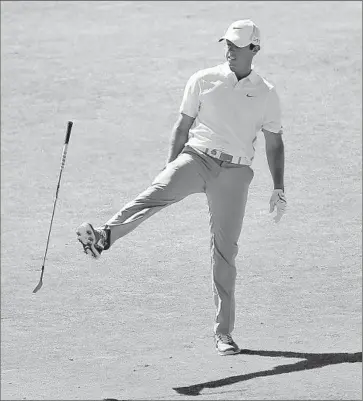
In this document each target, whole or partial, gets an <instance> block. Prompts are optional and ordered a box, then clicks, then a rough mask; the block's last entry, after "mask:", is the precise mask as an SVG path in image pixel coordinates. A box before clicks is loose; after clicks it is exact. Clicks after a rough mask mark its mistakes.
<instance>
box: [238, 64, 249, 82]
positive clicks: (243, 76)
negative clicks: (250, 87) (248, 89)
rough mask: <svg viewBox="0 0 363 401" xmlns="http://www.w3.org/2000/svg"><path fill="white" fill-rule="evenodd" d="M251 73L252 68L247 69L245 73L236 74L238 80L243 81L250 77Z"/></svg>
mask: <svg viewBox="0 0 363 401" xmlns="http://www.w3.org/2000/svg"><path fill="white" fill-rule="evenodd" d="M251 71H252V68H251V67H249V69H247V70H245V71H238V72H235V75H236V77H237V80H238V81H240V80H241V79H243V78H246V77H248V76H249V75H250V74H251Z"/></svg>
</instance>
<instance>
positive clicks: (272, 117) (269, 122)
mask: <svg viewBox="0 0 363 401" xmlns="http://www.w3.org/2000/svg"><path fill="white" fill-rule="evenodd" d="M261 128H262V129H265V130H267V131H270V132H273V133H275V134H282V121H281V103H280V99H279V96H278V94H277V92H276V89H275V88H272V89H271V90H270V91H269V93H268V95H267V100H266V108H265V114H264V118H263V123H262V127H261Z"/></svg>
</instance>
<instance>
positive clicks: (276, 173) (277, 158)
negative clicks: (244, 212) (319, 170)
mask: <svg viewBox="0 0 363 401" xmlns="http://www.w3.org/2000/svg"><path fill="white" fill-rule="evenodd" d="M262 131H263V133H264V135H265V144H266V157H267V162H268V166H269V169H270V172H271V176H272V180H273V184H274V190H273V193H272V196H271V199H270V213H272V212H273V211H274V210H275V208H276V210H277V214H276V216H275V218H274V220H275V222H276V223H277V222H279V221H280V219H281V217H282V215H283V214H284V213H285V211H286V206H287V203H286V197H285V185H284V168H285V149H284V142H283V140H282V134H281V133H273V132H270V131H267V130H265V129H262Z"/></svg>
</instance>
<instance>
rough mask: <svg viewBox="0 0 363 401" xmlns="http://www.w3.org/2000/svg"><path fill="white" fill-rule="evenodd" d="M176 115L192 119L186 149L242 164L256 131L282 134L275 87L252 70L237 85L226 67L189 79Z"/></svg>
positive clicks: (249, 160) (251, 149) (248, 157)
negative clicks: (228, 157)
mask: <svg viewBox="0 0 363 401" xmlns="http://www.w3.org/2000/svg"><path fill="white" fill-rule="evenodd" d="M180 112H181V113H184V114H186V115H188V116H190V117H193V118H196V120H195V125H194V126H193V127H192V128H191V129H190V131H189V139H188V142H187V145H190V146H191V147H193V148H196V149H199V150H201V151H205V150H206V148H208V149H216V150H218V151H222V152H225V153H228V154H230V155H232V156H236V157H241V160H242V161H241V163H242V164H247V165H251V164H252V160H253V158H254V154H255V146H254V145H255V142H256V139H257V133H258V131H260V130H261V129H266V130H268V131H271V132H273V133H282V124H281V108H280V101H279V97H278V95H277V92H276V89H275V87H274V86H273V85H272V84H270V83H269V82H267V81H266V80H265V79H264V78H262V77H261V76H260V75H258V74H257V73H256V72H255V71H254V70H252V72H251V73H250V75H249V76H248V77H246V78H243V79H241V80H240V81H238V80H237V78H236V75H235V74H234V72H232V71H231V70H230V68H229V66H228V63H224V64H220V65H217V66H215V67H212V68H208V69H205V70H200V71H198V72H196V73H195V74H193V75H192V76H191V78H190V79H189V81H188V83H187V85H186V87H185V91H184V96H183V100H182V103H181V106H180Z"/></svg>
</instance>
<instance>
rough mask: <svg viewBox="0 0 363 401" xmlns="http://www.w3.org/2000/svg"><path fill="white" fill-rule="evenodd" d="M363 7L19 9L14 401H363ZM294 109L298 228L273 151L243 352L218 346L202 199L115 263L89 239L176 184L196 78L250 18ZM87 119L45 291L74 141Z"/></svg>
mask: <svg viewBox="0 0 363 401" xmlns="http://www.w3.org/2000/svg"><path fill="white" fill-rule="evenodd" d="M361 11H362V10H361V3H360V2H349V1H347V2H346V1H344V2H343V1H342V2H329V1H327V2H325V1H324V2H308V1H306V2H295V1H291V2H263V1H262V2H257V1H256V2H239V1H233V2H229V1H214V2H206V1H193V2H191V1H190V2H179V1H166V2H162V1H160V2H159V1H155V2H154V1H149V2H148V1H143V2H139V1H136V2H131V1H120V2H117V1H115V2H99V1H93V2H91V1H90V2H86V1H83V2H82V1H80V2H72V1H59V2H55V1H46V2H22V1H13V2H12V1H6V2H1V285H2V289H1V370H2V372H1V373H2V380H1V399H4V400H25V399H27V400H29V399H31V400H87V399H90V400H91V399H92V400H102V399H106V398H112V399H116V400H126V399H132V400H141V399H142V400H181V399H182V400H184V399H193V400H195V399H200V400H223V399H228V400H232V399H233V400H261V399H263V400H285V399H299V400H301V399H305V400H307V399H310V400H358V399H361V398H362V390H361V388H362V364H361V361H362V353H361V352H362V313H361V302H362V295H361V289H362V285H361V283H362V282H361V273H362V270H361V267H362V263H361V256H362V255H361V240H362V236H361V228H362V221H361V207H362V202H361V200H362V198H361V196H362V179H361V173H362V159H361V158H362V151H361V145H362V143H361V122H362V78H361V74H362V47H361V43H362V25H361ZM241 18H251V19H253V20H254V21H255V22H256V23H257V24H258V25H259V26H260V28H261V31H262V35H263V42H262V51H261V52H260V53H259V54H258V56H257V57H256V60H255V66H256V70H257V71H259V72H260V73H261V74H262V75H264V76H265V77H266V78H267V79H268V80H271V81H272V82H274V83H275V84H276V85H277V88H278V90H279V93H280V96H281V101H282V104H283V110H284V130H285V148H286V193H287V199H288V205H289V209H288V213H287V215H286V216H285V217H284V218H283V220H282V221H281V222H280V224H279V225H275V224H274V223H273V222H272V218H271V216H270V215H269V214H268V201H269V198H270V195H271V189H272V180H271V177H270V173H269V171H268V166H267V162H266V157H265V155H264V140H263V135H261V136H260V140H259V142H258V146H257V155H256V158H255V161H254V165H253V167H254V170H255V178H254V180H253V182H252V184H251V189H250V194H249V203H248V205H247V211H246V217H245V222H244V228H243V232H242V235H241V238H240V253H239V256H238V260H237V262H238V278H237V290H236V301H237V316H236V328H235V331H234V338H235V340H236V342H237V343H238V344H239V345H240V346H241V347H242V348H244V349H246V351H245V352H244V353H242V354H240V355H236V356H233V357H219V356H218V355H216V353H215V350H214V344H213V335H212V327H213V317H214V306H213V302H212V287H211V278H210V266H209V248H208V246H209V232H208V212H207V205H206V200H205V198H204V196H203V195H202V194H201V195H194V196H192V197H190V198H187V199H185V200H184V201H182V202H180V203H178V204H176V205H173V206H172V207H170V208H168V209H166V210H163V211H162V212H160V213H159V214H158V215H156V216H154V217H152V218H151V219H150V220H148V221H146V222H145V223H144V224H143V225H142V226H140V227H139V228H138V229H137V230H135V231H134V232H132V233H131V234H130V235H129V236H127V237H125V238H124V239H122V240H120V241H119V242H117V243H116V244H115V246H114V247H113V248H112V251H110V252H109V253H105V254H104V257H102V259H101V260H100V261H97V262H93V261H91V260H88V259H87V258H86V257H85V255H84V254H83V253H81V250H80V246H79V244H78V242H77V241H76V239H75V228H76V227H77V225H78V224H79V223H81V222H82V221H91V222H93V223H94V224H95V225H98V224H100V223H103V222H104V221H106V220H107V219H108V218H109V217H110V216H112V215H113V214H114V213H115V212H116V211H117V210H118V209H119V208H120V207H121V206H123V205H124V204H125V203H126V202H128V201H129V200H131V198H132V197H134V196H136V195H137V194H138V193H139V192H141V191H142V190H143V189H145V188H146V186H148V185H149V184H150V182H151V180H152V179H153V178H154V176H155V175H156V174H157V172H158V171H159V170H160V169H161V168H162V167H163V164H164V160H165V158H166V154H167V150H168V143H169V135H170V131H171V127H172V125H173V123H174V121H175V120H176V118H177V115H178V109H179V105H180V101H181V97H182V93H183V89H184V85H185V83H186V81H187V79H188V78H189V76H190V75H191V74H192V73H194V72H195V71H197V70H199V69H202V68H205V67H207V66H212V65H215V64H217V63H220V62H223V57H224V55H223V51H224V50H223V46H222V45H221V44H219V43H218V42H217V39H218V38H219V37H220V35H221V34H222V33H224V31H225V29H226V28H227V27H228V25H229V24H230V23H231V22H232V21H233V20H236V19H241ZM68 120H72V121H74V126H73V132H72V137H71V140H70V144H69V149H68V156H67V162H66V167H65V170H64V173H63V177H62V184H61V189H60V198H59V201H58V204H57V209H56V212H55V218H54V224H53V230H52V235H51V240H50V246H49V250H48V257H47V263H46V268H45V275H44V285H43V288H42V289H41V290H40V291H39V292H38V293H37V294H36V295H34V294H32V290H33V288H34V287H35V285H36V284H37V282H38V279H39V274H40V268H41V264H42V259H43V255H44V249H45V243H46V239H47V234H48V229H49V222H50V217H51V212H52V204H53V199H54V194H55V189H56V183H57V179H58V172H59V165H60V156H61V150H62V146H63V140H64V135H65V129H66V124H67V121H68Z"/></svg>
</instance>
